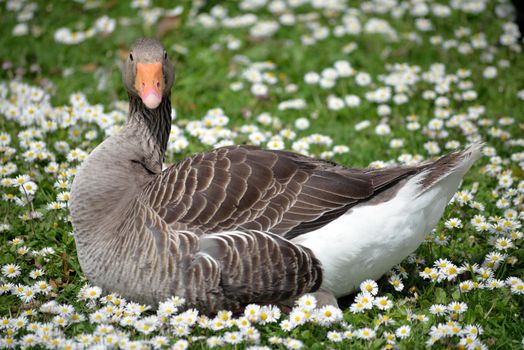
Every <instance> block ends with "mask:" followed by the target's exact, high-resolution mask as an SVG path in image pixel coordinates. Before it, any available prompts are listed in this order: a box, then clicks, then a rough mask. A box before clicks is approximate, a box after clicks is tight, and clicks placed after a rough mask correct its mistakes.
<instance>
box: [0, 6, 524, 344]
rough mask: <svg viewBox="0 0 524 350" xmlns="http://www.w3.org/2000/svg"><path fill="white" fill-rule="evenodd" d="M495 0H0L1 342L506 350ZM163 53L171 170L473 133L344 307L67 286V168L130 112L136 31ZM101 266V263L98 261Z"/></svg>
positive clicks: (520, 303)
mask: <svg viewBox="0 0 524 350" xmlns="http://www.w3.org/2000/svg"><path fill="white" fill-rule="evenodd" d="M513 18H514V9H513V7H512V6H511V4H510V2H509V1H507V0H490V1H488V0H450V1H441V0H439V1H429V0H428V1H426V0H371V1H337V0H242V1H238V2H236V1H235V2H233V1H223V2H221V1H211V0H210V1H203V0H200V1H192V2H189V1H183V2H173V1H167V0H166V1H158V2H156V1H149V0H132V1H101V0H75V1H34V0H0V20H1V23H2V26H1V29H0V31H1V36H0V65H1V68H0V127H1V129H0V193H1V200H0V348H37V349H44V348H49V349H87V348H89V349H106V348H109V349H110V348H115V349H117V348H118V349H185V348H195V349H204V348H213V347H215V348H222V347H225V348H231V349H300V348H311V349H325V348H341V349H349V348H351V349H353V348H355V349H358V348H363V349H396V348H398V349H421V348H425V347H431V348H436V349H449V348H459V349H487V348H493V349H519V348H522V347H523V344H524V282H523V280H522V279H523V272H524V250H523V249H522V247H523V238H522V235H523V234H522V227H521V225H522V220H523V218H524V214H523V213H524V177H523V174H524V52H522V50H523V42H522V40H521V38H520V33H519V30H518V27H517V26H516V25H515V24H514V23H513V21H512V20H513ZM141 36H156V37H158V38H160V39H161V40H162V42H163V43H164V45H165V46H166V48H167V50H168V53H169V55H170V56H171V57H172V60H173V61H174V62H175V68H176V72H177V73H176V82H175V86H174V89H173V93H172V99H173V107H174V108H173V111H172V116H173V128H172V130H171V137H170V144H169V149H168V154H167V159H166V162H167V163H173V162H177V161H179V160H181V159H183V158H184V157H185V156H187V155H189V154H191V153H194V152H197V151H204V150H209V149H211V148H213V147H219V146H224V145H229V144H232V143H248V144H254V145H259V146H261V147H266V148H271V149H289V150H294V151H296V152H300V153H303V154H308V155H311V156H315V157H319V158H324V159H332V160H334V161H336V162H340V163H342V164H346V165H351V166H358V167H362V166H371V167H385V166H388V165H390V164H415V163H418V162H421V161H424V160H428V159H431V158H434V157H438V156H440V155H443V154H445V153H448V152H451V151H453V150H457V149H461V148H463V147H465V146H467V145H468V144H471V143H475V142H483V143H484V146H483V148H482V153H483V157H482V158H481V159H480V160H479V161H478V162H477V163H476V165H475V166H474V167H473V168H472V170H471V171H470V172H469V173H468V175H467V176H466V178H465V180H464V182H463V184H462V186H461V188H460V190H459V192H457V193H456V195H455V196H454V198H453V200H452V202H451V203H450V204H449V206H448V208H447V210H446V212H445V215H444V217H443V218H442V220H441V222H440V223H439V225H438V226H437V228H436V229H435V230H434V231H433V232H427V236H426V240H425V242H424V243H423V244H422V246H420V247H419V248H418V250H417V251H415V252H414V253H413V254H412V255H410V256H409V257H408V258H407V259H405V260H404V261H403V262H402V263H401V264H400V265H399V266H395V267H394V268H393V269H392V270H391V271H390V272H389V273H388V274H387V275H385V276H383V277H382V278H381V279H379V280H377V281H371V280H368V281H363V282H362V285H361V286H360V290H358V291H356V293H355V294H354V295H352V296H349V297H347V298H344V300H340V309H339V308H335V307H331V306H326V307H318V308H317V307H316V300H315V299H314V298H313V297H312V296H309V295H305V296H303V297H302V298H300V299H299V300H298V301H297V302H296V305H295V306H294V307H293V308H292V309H280V308H279V307H278V306H273V305H248V306H247V307H246V308H245V311H244V312H243V313H240V314H238V313H237V314H233V313H232V312H230V311H228V310H223V311H221V312H219V313H218V314H217V315H214V316H212V317H209V316H204V315H201V314H199V312H198V311H197V310H193V309H187V308H185V307H184V300H183V299H182V298H178V297H176V296H173V298H171V299H169V300H166V301H165V302H164V303H161V304H160V305H159V307H158V309H156V308H152V307H150V306H148V305H139V304H136V303H134V302H132V301H129V300H124V299H123V298H121V297H119V296H118V295H114V294H107V293H105V292H104V291H102V290H101V289H100V288H98V287H97V286H93V285H90V284H89V283H88V281H87V280H86V279H85V277H84V276H83V273H82V270H81V268H80V266H79V264H78V261H77V258H76V251H75V243H74V237H73V234H72V227H71V223H70V217H69V211H68V204H67V203H68V199H69V189H70V187H71V183H72V181H73V178H74V175H75V169H76V168H77V167H78V166H79V165H80V164H81V163H82V161H83V160H84V159H85V158H86V157H87V155H88V154H89V152H90V151H92V150H93V149H94V147H96V146H97V144H99V143H100V142H101V141H102V140H103V139H104V138H105V137H107V136H109V135H112V134H115V133H117V132H118V130H119V129H120V127H121V126H122V125H123V123H125V120H126V115H127V104H126V99H127V96H126V94H125V91H124V89H123V84H122V82H121V74H120V67H121V65H122V62H123V59H124V58H125V57H126V55H127V51H126V50H127V48H128V47H129V46H130V44H131V43H132V42H133V41H134V40H135V39H136V38H138V37H141ZM108 268H111V266H108Z"/></svg>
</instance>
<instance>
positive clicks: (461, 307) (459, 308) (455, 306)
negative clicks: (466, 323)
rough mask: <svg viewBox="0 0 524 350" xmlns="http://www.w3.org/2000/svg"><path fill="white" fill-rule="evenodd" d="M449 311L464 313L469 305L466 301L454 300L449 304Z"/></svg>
mask: <svg viewBox="0 0 524 350" xmlns="http://www.w3.org/2000/svg"><path fill="white" fill-rule="evenodd" d="M447 309H448V311H450V312H453V313H457V314H462V313H464V312H466V311H467V310H468V305H467V304H466V303H462V302H457V301H453V302H451V303H450V304H448V306H447Z"/></svg>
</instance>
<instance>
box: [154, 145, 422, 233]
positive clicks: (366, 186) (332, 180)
mask: <svg viewBox="0 0 524 350" xmlns="http://www.w3.org/2000/svg"><path fill="white" fill-rule="evenodd" d="M411 172H413V169H411V170H410V169H407V168H395V169H391V170H389V171H387V172H384V171H376V170H361V169H349V168H345V167H343V166H340V165H337V164H335V163H332V162H328V161H323V160H317V159H313V158H310V157H306V156H302V155H299V154H296V153H291V152H286V151H270V150H262V149H259V148H257V147H253V146H230V147H223V148H218V149H215V150H213V151H211V152H207V153H200V154H197V155H194V156H192V157H190V158H187V159H185V160H183V161H181V162H180V163H177V164H175V165H173V166H172V167H170V168H168V169H166V170H165V171H164V172H162V174H160V175H159V176H158V177H157V178H156V179H155V181H153V182H152V183H151V184H150V186H149V187H148V188H147V189H146V193H145V194H146V196H147V197H148V198H149V202H150V205H151V207H152V208H153V209H154V210H155V211H156V212H157V213H158V214H159V215H160V217H162V218H163V219H164V220H165V222H166V223H167V224H168V225H173V226H175V227H180V228H183V229H188V230H192V231H194V232H197V233H218V232H224V231H229V230H245V231H248V230H258V231H265V232H272V233H275V234H278V235H281V236H284V237H286V238H292V237H294V236H297V235H299V234H302V233H306V232H309V231H311V230H315V229H317V228H319V227H321V226H323V225H325V224H327V223H329V222H330V221H332V220H334V219H336V218H337V217H339V216H340V215H342V214H343V213H345V212H346V211H347V210H348V209H349V208H350V207H351V206H353V205H355V204H356V203H358V202H359V201H362V200H366V199H369V198H370V197H372V196H373V195H374V194H375V193H376V192H377V191H379V190H380V189H382V188H385V187H387V186H388V185H389V184H392V183H396V182H397V181H399V179H401V178H403V177H404V176H406V175H407V174H409V173H411Z"/></svg>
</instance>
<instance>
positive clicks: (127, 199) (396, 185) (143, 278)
mask: <svg viewBox="0 0 524 350" xmlns="http://www.w3.org/2000/svg"><path fill="white" fill-rule="evenodd" d="M131 53H132V56H131V55H130V57H129V59H128V60H127V61H126V64H125V67H124V84H125V86H126V88H127V90H128V93H129V99H130V112H129V118H128V122H127V124H126V125H125V126H124V127H123V129H122V130H121V132H120V133H119V134H117V135H115V136H112V137H110V138H108V139H106V140H105V141H104V142H103V143H102V144H101V145H99V146H98V147H97V148H96V149H95V150H94V151H93V152H92V153H91V155H90V156H89V157H88V159H87V160H86V161H85V163H84V164H83V165H82V167H81V168H80V169H79V171H78V173H77V175H76V178H75V180H74V183H73V187H72V191H71V192H72V193H71V201H70V208H71V215H72V218H73V226H74V230H75V240H76V244H77V251H78V257H79V260H80V264H81V266H82V269H83V271H84V273H85V274H86V276H87V277H88V278H89V279H90V281H91V282H92V283H94V284H97V285H99V286H101V287H103V288H104V289H106V290H108V291H114V292H117V293H120V294H121V295H123V296H124V297H128V298H130V299H132V300H136V301H140V302H145V303H151V304H156V303H158V302H160V301H162V300H164V299H166V298H167V297H169V296H171V295H179V296H182V297H184V298H186V300H187V304H188V306H192V307H197V308H198V309H200V310H202V311H204V312H207V313H214V312H217V311H218V310H220V309H224V308H230V309H236V308H238V307H240V306H242V305H245V304H248V303H253V302H259V303H279V302H282V301H285V300H289V299H293V298H296V297H298V296H300V295H302V294H304V293H307V292H314V291H317V290H318V289H319V288H321V287H323V286H324V285H326V286H329V283H324V280H323V275H324V274H325V270H326V266H323V265H322V264H324V262H323V261H319V259H318V258H317V257H316V253H314V252H313V251H312V249H311V248H307V247H305V246H303V245H301V244H298V243H297V242H295V241H293V240H294V239H296V238H304V237H305V235H307V234H310V233H312V232H313V233H314V232H317V230H319V229H321V228H323V227H324V226H325V225H328V224H329V223H331V222H334V221H335V220H337V219H338V218H341V216H343V215H344V214H347V213H348V212H349V211H350V209H352V208H356V207H361V206H363V205H364V206H365V205H377V204H379V203H382V202H387V201H390V200H391V199H392V198H394V197H395V196H396V193H397V192H398V191H401V190H402V189H403V187H404V185H405V184H406V183H407V182H408V181H413V179H418V177H417V176H421V175H424V176H422V177H421V178H420V179H421V180H420V184H421V185H420V186H421V188H420V191H421V193H422V192H424V191H425V189H426V188H430V187H431V186H433V185H434V184H435V183H438V182H439V181H440V180H441V179H443V178H445V177H446V176H447V175H448V174H450V173H451V172H453V171H455V169H457V167H458V165H459V163H461V162H463V161H464V160H465V159H466V160H467V159H469V158H470V157H472V156H471V153H472V151H470V152H469V153H454V154H451V155H448V156H446V157H443V158H441V159H440V160H438V161H436V162H434V163H427V164H423V165H420V166H415V167H395V168H388V169H380V170H377V169H351V168H347V167H344V166H341V165H337V164H335V163H333V162H328V161H322V160H316V159H312V158H309V157H306V156H302V155H299V154H296V153H291V152H285V151H268V150H261V149H259V148H257V147H252V146H231V147H224V148H219V149H215V150H212V151H210V152H207V153H201V154H196V155H194V156H192V157H189V158H187V159H185V160H183V161H181V162H179V163H178V164H175V165H173V166H171V167H169V168H167V169H166V170H164V171H162V160H163V157H164V152H165V150H166V145H167V140H168V136H169V130H170V122H171V118H170V113H171V105H170V100H169V95H170V89H171V85H172V83H173V77H174V74H173V69H172V66H171V63H170V62H169V59H168V58H167V55H166V54H165V51H164V49H163V47H162V45H161V44H160V43H159V42H158V41H156V40H152V39H140V40H138V41H137V42H136V43H135V44H134V45H133V48H132V51H131ZM159 62H160V63H161V64H162V66H158V63H159ZM159 69H161V72H163V73H162V75H160V76H163V79H164V80H163V81H160V82H159V81H158V76H159ZM137 72H138V73H140V74H139V76H140V81H141V84H137V83H136V79H138V78H137V76H138V74H137ZM150 72H153V73H150ZM155 79H156V80H155ZM160 99H161V100H160ZM147 106H153V107H152V108H149V107H147ZM468 164H469V165H470V163H468ZM469 165H467V167H469ZM465 167H466V166H465V165H464V167H463V168H465ZM462 170H463V169H462V168H461V171H462ZM464 172H465V170H464ZM416 181H418V180H416ZM415 185H416V186H418V184H415ZM446 195H448V193H447V192H446ZM443 203H444V205H445V203H446V202H443ZM442 210H443V207H442ZM334 244H337V242H334ZM348 261H350V260H348ZM324 277H326V276H324ZM327 277H329V278H331V277H332V276H331V275H330V276H327ZM359 282H360V281H355V282H354V283H359ZM351 283H353V281H352V282H351ZM323 288H324V287H323ZM327 293H328V294H329V293H333V292H332V291H329V290H327ZM330 295H331V294H330Z"/></svg>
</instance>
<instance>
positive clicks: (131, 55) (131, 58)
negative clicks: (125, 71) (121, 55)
mask: <svg viewBox="0 0 524 350" xmlns="http://www.w3.org/2000/svg"><path fill="white" fill-rule="evenodd" d="M129 59H130V60H131V61H132V60H133V54H132V53H130V54H129Z"/></svg>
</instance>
